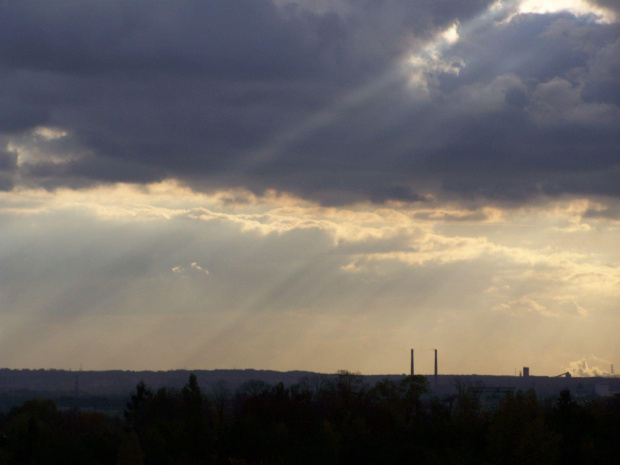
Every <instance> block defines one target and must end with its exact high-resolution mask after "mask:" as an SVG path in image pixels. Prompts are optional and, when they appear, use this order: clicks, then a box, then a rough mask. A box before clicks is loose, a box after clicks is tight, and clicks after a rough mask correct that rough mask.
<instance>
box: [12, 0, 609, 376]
mask: <svg viewBox="0 0 620 465" xmlns="http://www.w3.org/2000/svg"><path fill="white" fill-rule="evenodd" d="M618 5H619V4H618V3H617V2H616V1H615V0H543V1H541V0H536V1H533V0H515V1H507V0H506V1H501V2H500V1H490V0H442V1H437V0H409V1H407V2H403V1H400V0H384V1H374V0H373V1H371V0H299V1H297V2H295V1H292V0H211V1H209V2H203V1H201V0H178V1H175V2H169V1H166V0H148V1H147V0H122V1H121V0H65V1H63V2H54V1H39V0H19V1H17V0H0V347H1V350H0V366H2V367H8V368H55V369H78V368H79V367H82V368H83V369H85V370H107V369H123V370H169V369H182V368H183V369H222V368H230V369H233V368H237V369H241V368H255V369H270V370H280V371H288V370H310V371H316V372H321V373H333V372H335V371H337V370H341V369H345V370H350V371H359V372H361V373H364V374H399V373H408V371H409V356H410V349H411V348H414V349H415V354H416V360H415V364H416V372H417V373H420V374H425V373H432V371H433V352H432V350H431V349H437V350H438V351H439V372H440V373H442V374H474V373H476V374H496V375H500V374H503V375H513V374H515V373H518V372H519V371H521V370H522V368H523V367H524V366H528V367H530V373H531V374H532V375H558V374H560V373H563V372H566V371H570V372H571V373H573V374H574V375H580V376H589V375H602V374H606V373H607V374H608V373H610V371H611V366H612V364H614V362H615V363H618V364H619V365H618V366H619V369H620V359H619V358H618V356H619V355H620V339H619V338H618V329H619V328H620V313H619V311H618V310H619V308H618V306H619V305H620V7H619V6H618Z"/></svg>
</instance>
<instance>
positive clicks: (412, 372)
mask: <svg viewBox="0 0 620 465" xmlns="http://www.w3.org/2000/svg"><path fill="white" fill-rule="evenodd" d="M413 374H414V371H413V349H411V376H413Z"/></svg>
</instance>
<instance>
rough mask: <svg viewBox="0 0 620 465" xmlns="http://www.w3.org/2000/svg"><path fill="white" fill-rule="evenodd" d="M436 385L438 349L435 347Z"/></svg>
mask: <svg viewBox="0 0 620 465" xmlns="http://www.w3.org/2000/svg"><path fill="white" fill-rule="evenodd" d="M435 386H437V349H435Z"/></svg>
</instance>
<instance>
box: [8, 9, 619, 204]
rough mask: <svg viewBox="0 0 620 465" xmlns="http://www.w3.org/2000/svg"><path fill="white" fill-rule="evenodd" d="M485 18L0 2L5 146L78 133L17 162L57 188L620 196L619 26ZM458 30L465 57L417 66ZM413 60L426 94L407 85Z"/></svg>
mask: <svg viewBox="0 0 620 465" xmlns="http://www.w3.org/2000/svg"><path fill="white" fill-rule="evenodd" d="M490 3H491V2H488V1H478V0H471V1H465V2H460V1H459V2H436V1H425V0H419V1H415V2H396V1H387V2H364V1H357V2H354V1H351V2H345V3H341V4H340V6H342V9H341V10H338V11H335V10H334V11H322V12H317V11H311V10H310V9H309V8H305V7H304V3H299V4H297V5H294V4H290V5H276V4H274V3H271V2H269V1H262V0H261V1H258V0H236V1H228V0H227V1H223V0H217V1H210V2H199V1H193V0H185V1H179V2H174V3H172V2H164V1H142V0H132V1H123V2H121V1H105V2H104V1H88V2H83V1H65V2H43V1H28V0H26V1H20V2H12V1H4V2H2V3H0V86H1V87H2V89H3V92H2V93H1V94H0V110H1V111H0V132H2V133H4V134H6V135H10V136H13V137H15V136H16V135H20V134H21V135H23V134H24V133H25V132H27V131H28V130H32V129H34V128H36V127H39V126H49V127H54V128H58V129H61V130H63V131H66V133H67V135H66V136H65V137H64V138H63V139H62V140H63V141H64V142H63V143H64V144H65V145H66V147H65V152H64V154H61V155H62V156H59V155H58V150H57V151H56V154H55V156H54V157H51V156H50V157H47V158H46V156H45V153H44V152H43V151H40V152H41V153H40V154H39V155H40V156H39V157H38V158H36V159H33V160H31V159H28V160H24V161H22V162H21V163H20V164H19V170H20V175H21V179H22V181H23V182H24V183H26V184H39V185H42V186H45V187H48V188H54V187H57V186H61V185H68V186H71V187H76V188H78V187H82V186H84V185H87V184H89V183H93V182H115V181H127V182H139V183H146V182H150V181H157V180H161V179H165V178H178V179H180V180H182V181H184V182H186V183H188V184H190V185H192V186H193V187H195V188H197V189H212V188H218V187H224V186H243V187H247V188H249V189H251V190H254V191H257V192H261V191H263V190H265V189H268V188H276V189H281V190H288V191H292V192H294V193H297V194H299V195H302V196H305V197H309V198H314V199H317V200H320V201H322V202H324V203H331V204H338V203H346V202H352V201H356V200H361V199H368V200H371V201H374V202H385V201H388V200H399V201H408V202H411V201H423V200H425V199H427V198H429V197H428V195H435V196H439V197H441V196H447V197H455V196H458V197H463V196H465V197H469V198H483V199H488V200H498V201H503V200H511V201H525V200H528V199H531V198H534V197H536V196H537V195H543V194H544V195H560V194H564V193H569V194H570V193H574V194H579V195H582V194H583V195H587V194H590V193H597V194H606V195H619V194H620V189H619V188H618V186H619V185H620V183H618V175H617V172H618V169H617V166H618V155H617V154H618V148H619V145H620V136H619V135H618V134H617V132H618V131H617V127H618V124H619V123H620V119H619V110H618V105H619V104H620V87H619V85H618V83H619V82H620V69H619V67H618V63H620V46H619V44H620V28H619V26H618V24H599V23H595V22H594V21H593V20H592V18H588V17H575V16H572V15H570V14H567V13H559V14H554V15H550V14H549V15H521V16H519V17H517V18H515V19H514V20H513V21H512V22H510V23H503V24H500V23H498V22H496V21H492V20H488V21H484V20H483V19H481V18H483V16H482V14H483V13H484V11H485V8H487V7H488V6H489V4H490ZM454 21H459V23H460V28H461V34H462V37H461V40H460V41H459V42H457V43H456V44H455V45H454V46H452V47H447V48H446V47H444V49H437V50H439V51H437V50H435V51H434V52H429V51H428V50H427V49H425V47H427V45H428V41H429V40H431V39H432V38H433V37H434V36H435V34H436V33H437V32H438V31H439V30H441V29H442V28H446V27H448V26H449V25H450V24H452V23H453V22H454ZM425 44H427V45H425ZM427 48H428V47H427ZM413 51H418V52H420V53H421V55H420V56H421V57H422V58H423V60H422V62H417V64H412V65H410V66H411V67H412V69H411V72H412V73H413V74H415V73H417V76H418V78H419V77H420V76H423V78H424V79H423V80H424V83H423V84H424V85H422V87H424V89H422V87H420V85H421V84H420V83H418V84H420V85H418V87H416V85H412V84H411V83H409V82H408V79H409V76H408V73H407V72H406V71H403V66H402V65H403V63H404V58H405V57H406V56H407V54H408V53H411V52H413ZM416 67H417V68H416ZM455 67H458V69H459V71H460V72H459V74H458V75H457V74H456V72H455V71H454V70H455V69H456V68H455ZM422 94H424V95H422ZM420 95H422V98H421V97H420ZM20 137H21V136H20ZM59 144H60V142H59ZM3 179H4V178H3ZM7 179H8V178H7ZM11 179H12V178H11ZM2 185H3V188H5V189H6V188H10V186H12V184H11V183H8V182H3V183H2Z"/></svg>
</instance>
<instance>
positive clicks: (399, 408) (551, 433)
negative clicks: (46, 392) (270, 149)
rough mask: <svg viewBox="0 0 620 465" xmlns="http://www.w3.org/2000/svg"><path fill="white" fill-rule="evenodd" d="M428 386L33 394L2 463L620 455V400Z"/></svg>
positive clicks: (402, 382)
mask: <svg viewBox="0 0 620 465" xmlns="http://www.w3.org/2000/svg"><path fill="white" fill-rule="evenodd" d="M455 388H456V392H457V394H455V395H453V396H449V397H444V398H441V399H440V398H438V397H435V396H433V395H431V393H430V390H429V386H428V382H427V380H426V378H425V377H423V376H406V377H403V378H402V379H399V380H391V379H385V380H383V381H379V382H378V383H376V384H374V385H372V386H370V385H368V384H367V383H365V382H364V379H363V377H362V376H361V375H359V374H355V373H350V372H347V371H341V372H339V373H338V374H337V375H335V376H315V377H305V378H302V379H301V380H299V381H298V382H297V383H295V384H293V385H291V386H288V387H287V386H285V385H284V384H282V383H279V384H276V385H270V384H267V383H265V382H264V381H247V382H245V383H244V384H243V385H242V386H240V387H239V388H237V389H236V390H234V391H232V390H231V389H230V388H229V387H228V385H227V384H226V383H225V382H221V383H216V384H214V385H212V386H211V387H210V389H209V392H206V391H205V392H203V390H202V389H201V388H200V386H199V385H198V382H197V379H196V376H194V375H190V377H189V380H188V382H187V384H186V385H185V386H184V387H183V388H182V389H170V388H160V389H158V390H157V391H154V390H152V389H151V388H149V387H148V386H147V385H146V384H144V383H143V382H141V383H139V384H138V385H137V386H136V388H135V391H134V392H133V393H132V394H131V396H130V398H129V399H128V400H127V405H126V408H125V410H124V415H123V417H119V416H116V417H114V416H109V415H104V414H102V413H98V412H93V411H80V410H76V409H69V410H65V409H59V408H58V407H57V405H56V404H55V403H54V401H52V400H45V399H38V400H29V401H27V402H24V403H23V404H22V405H20V406H18V407H15V408H12V409H11V410H10V411H8V412H6V413H4V414H2V416H1V417H0V428H1V436H0V463H2V464H7V465H11V464H20V465H21V464H63V465H70V464H80V465H88V464H101V465H103V464H114V465H116V464H118V465H120V464H132V465H136V464H144V465H159V464H162V465H163V464H247V465H249V464H262V465H268V464H274V465H275V464H334V465H337V464H610V463H618V457H620V441H619V440H618V439H619V438H620V397H618V396H615V397H607V398H598V399H590V400H586V401H580V402H577V401H576V400H575V399H574V398H573V397H572V396H571V392H570V391H569V390H563V391H561V392H560V393H559V395H558V396H555V397H553V398H546V399H541V398H539V397H538V396H537V395H536V393H535V392H534V391H533V390H529V391H525V392H523V391H516V392H507V393H505V395H504V397H503V398H502V400H501V401H500V402H499V404H498V405H497V406H494V407H489V406H488V405H486V406H485V405H483V403H482V402H481V401H480V400H479V399H478V397H477V395H476V392H475V390H474V389H473V388H472V387H471V386H468V385H467V384H466V383H458V382H457V381H455Z"/></svg>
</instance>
